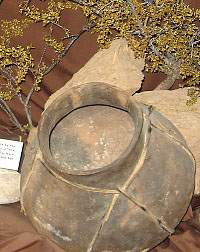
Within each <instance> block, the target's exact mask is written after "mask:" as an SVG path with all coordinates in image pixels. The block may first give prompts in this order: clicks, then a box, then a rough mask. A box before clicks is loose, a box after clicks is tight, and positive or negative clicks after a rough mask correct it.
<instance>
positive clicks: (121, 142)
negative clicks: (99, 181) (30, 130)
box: [50, 106, 134, 171]
mask: <svg viewBox="0 0 200 252" xmlns="http://www.w3.org/2000/svg"><path fill="white" fill-rule="evenodd" d="M116 125H117V127H116ZM133 134H134V123H133V121H132V119H131V117H130V116H129V114H128V113H127V112H125V111H122V110H120V109H116V108H112V107H109V106H89V107H85V108H80V109H77V110H75V111H73V112H72V113H70V114H69V115H68V116H66V117H65V118H63V119H62V120H61V121H60V122H59V123H58V124H57V125H56V127H55V128H54V130H53V131H52V134H51V137H50V149H51V153H52V156H53V157H54V158H55V159H56V160H57V162H59V163H61V164H62V165H63V166H65V167H66V168H67V169H70V170H71V169H72V170H79V171H85V170H94V169H98V168H101V167H103V166H106V165H109V164H110V163H111V162H113V161H114V160H116V159H118V158H119V157H120V155H121V154H122V153H123V151H125V149H126V148H127V147H128V145H129V144H130V141H131V139H132V137H133Z"/></svg>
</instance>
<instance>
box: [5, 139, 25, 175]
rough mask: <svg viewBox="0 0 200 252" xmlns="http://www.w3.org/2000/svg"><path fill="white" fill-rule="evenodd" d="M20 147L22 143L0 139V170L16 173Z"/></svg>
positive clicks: (20, 151)
mask: <svg viewBox="0 0 200 252" xmlns="http://www.w3.org/2000/svg"><path fill="white" fill-rule="evenodd" d="M22 147H23V142H19V141H13V140H7V139H0V168H3V169H9V170H15V171H17V170H18V168H19V162H20V158H21V153H22Z"/></svg>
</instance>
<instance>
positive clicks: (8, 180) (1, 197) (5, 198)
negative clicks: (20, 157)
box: [0, 169, 20, 204]
mask: <svg viewBox="0 0 200 252" xmlns="http://www.w3.org/2000/svg"><path fill="white" fill-rule="evenodd" d="M0 180H1V183H0V204H9V203H14V202H17V201H19V199H20V174H19V173H18V172H17V171H13V170H8V169H0Z"/></svg>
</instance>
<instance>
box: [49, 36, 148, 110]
mask: <svg viewBox="0 0 200 252" xmlns="http://www.w3.org/2000/svg"><path fill="white" fill-rule="evenodd" d="M143 68H144V59H136V58H135V57H134V52H133V51H132V50H131V49H130V48H129V47H128V44H127V42H126V40H125V39H117V40H114V41H113V42H112V44H111V46H110V48H108V49H103V50H100V51H99V52H97V53H96V54H95V55H94V56H93V57H92V58H91V59H90V60H89V61H88V62H87V63H86V64H85V66H84V67H83V68H81V69H80V70H79V71H78V72H77V73H76V74H74V75H73V77H72V79H71V80H70V81H68V82H67V83H66V84H65V86H63V87H62V88H61V89H59V90H58V91H56V92H55V93H54V94H52V95H51V96H50V98H49V99H48V100H47V102H46V104H45V109H46V108H47V107H48V106H49V105H50V104H51V102H52V101H53V100H54V99H56V97H58V96H59V95H61V94H62V93H63V92H65V90H66V89H68V88H71V87H74V86H78V85H81V84H84V83H87V82H93V81H95V82H105V83H108V84H111V85H114V86H116V87H119V88H121V89H123V90H125V91H127V92H128V93H129V94H130V95H132V94H134V93H135V92H136V91H137V90H138V89H140V87H141V82H142V80H143V77H144V75H143V73H142V70H143Z"/></svg>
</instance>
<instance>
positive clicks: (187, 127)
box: [133, 88, 200, 194]
mask: <svg viewBox="0 0 200 252" xmlns="http://www.w3.org/2000/svg"><path fill="white" fill-rule="evenodd" d="M187 90H188V88H183V89H177V90H172V91H170V90H158V91H148V92H142V93H138V94H135V95H134V96H133V99H136V100H137V101H138V102H142V103H145V104H147V105H152V106H153V107H154V108H155V109H156V110H157V111H158V112H160V113H161V114H163V115H164V116H165V117H166V118H167V119H168V120H170V121H171V122H172V123H173V124H174V125H175V126H176V128H177V129H178V130H179V131H180V132H181V134H182V135H183V136H184V138H185V140H186V142H187V144H188V147H189V149H190V150H191V152H192V153H193V155H194V158H195V161H196V176H195V194H198V193H200V134H199V129H200V99H199V100H198V101H197V103H196V104H194V105H193V106H187V105H186V101H187V100H188V99H189V97H188V96H187Z"/></svg>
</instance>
